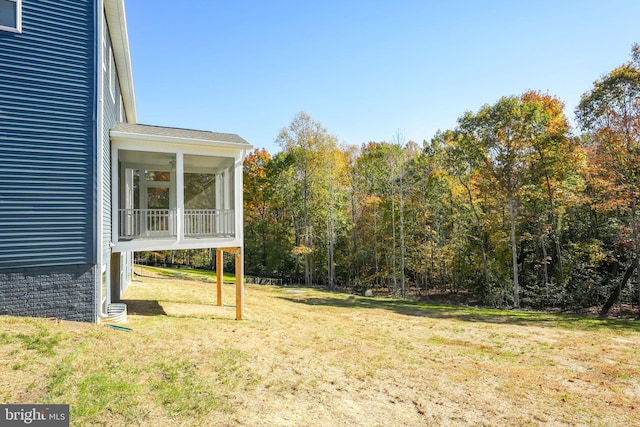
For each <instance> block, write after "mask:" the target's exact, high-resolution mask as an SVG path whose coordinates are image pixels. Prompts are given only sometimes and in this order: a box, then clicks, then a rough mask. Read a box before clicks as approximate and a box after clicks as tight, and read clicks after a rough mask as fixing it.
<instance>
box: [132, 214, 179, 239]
mask: <svg viewBox="0 0 640 427" xmlns="http://www.w3.org/2000/svg"><path fill="white" fill-rule="evenodd" d="M176 216H177V215H176V210H175V209H120V218H119V220H120V222H119V225H120V227H119V228H120V231H119V237H120V238H121V239H124V240H130V239H141V238H142V239H144V238H146V239H153V238H166V237H175V236H176V228H177V227H176Z"/></svg>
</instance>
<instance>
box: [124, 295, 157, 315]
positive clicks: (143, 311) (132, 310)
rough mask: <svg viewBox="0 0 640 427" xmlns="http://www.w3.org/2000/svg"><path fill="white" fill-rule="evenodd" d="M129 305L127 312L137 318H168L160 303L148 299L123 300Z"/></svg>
mask: <svg viewBox="0 0 640 427" xmlns="http://www.w3.org/2000/svg"><path fill="white" fill-rule="evenodd" d="M122 302H123V303H125V304H127V312H128V313H129V314H131V315H136V316H166V315H167V313H165V311H164V309H163V308H162V306H161V305H160V303H159V302H158V301H154V300H146V299H123V300H122Z"/></svg>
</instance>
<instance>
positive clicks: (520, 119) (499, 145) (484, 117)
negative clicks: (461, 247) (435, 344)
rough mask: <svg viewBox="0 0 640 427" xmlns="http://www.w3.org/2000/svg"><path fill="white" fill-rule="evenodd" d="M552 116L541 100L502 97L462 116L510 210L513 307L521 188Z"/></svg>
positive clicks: (517, 298) (463, 128) (516, 298)
mask: <svg viewBox="0 0 640 427" xmlns="http://www.w3.org/2000/svg"><path fill="white" fill-rule="evenodd" d="M551 121H552V117H551V116H550V115H549V114H548V112H547V111H546V110H545V108H544V106H543V105H542V103H541V102H538V100H534V99H531V98H526V97H516V96H510V97H503V98H501V99H500V100H499V101H498V102H497V103H495V104H494V105H491V106H489V105H487V106H484V107H482V108H481V109H480V111H478V113H476V114H472V113H470V112H469V113H466V114H465V115H464V116H463V117H462V118H460V119H459V129H460V132H461V133H462V134H463V136H464V138H469V139H470V141H471V142H470V143H471V144H476V147H477V150H478V156H477V158H478V159H479V161H480V162H481V163H482V165H483V168H484V170H485V171H486V172H487V173H488V177H487V178H488V179H490V180H492V181H493V182H494V183H495V185H496V186H498V188H500V189H501V190H502V191H503V194H504V195H505V197H506V199H507V204H508V209H509V224H510V237H511V260H512V268H513V276H512V280H513V306H514V307H516V308H517V307H520V286H519V276H518V242H517V235H516V220H517V216H518V202H519V198H520V190H521V187H522V185H523V184H524V182H525V180H526V177H527V174H528V173H529V170H530V167H531V164H532V162H531V156H532V154H533V153H534V152H535V148H534V147H535V144H536V142H537V141H539V140H541V139H543V138H546V137H547V136H548V129H549V126H550V123H551Z"/></svg>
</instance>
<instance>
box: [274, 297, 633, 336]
mask: <svg viewBox="0 0 640 427" xmlns="http://www.w3.org/2000/svg"><path fill="white" fill-rule="evenodd" d="M278 298H281V299H284V300H287V301H290V302H293V303H297V304H305V305H311V306H325V307H339V308H352V309H378V310H389V311H393V312H395V313H398V314H402V315H405V316H415V317H426V318H433V319H455V320H460V321H464V322H483V323H493V324H511V325H530V326H545V327H557V328H564V329H577V330H595V329H614V330H625V331H635V332H640V322H639V321H635V320H617V319H597V318H592V317H586V316H577V315H564V314H550V313H541V312H530V311H521V310H499V309H489V308H477V307H467V306H447V305H430V304H426V303H424V302H419V301H407V300H400V299H379V298H363V297H348V298H339V297H335V298H321V297H308V298H304V297H300V298H292V297H282V296H280V297H278Z"/></svg>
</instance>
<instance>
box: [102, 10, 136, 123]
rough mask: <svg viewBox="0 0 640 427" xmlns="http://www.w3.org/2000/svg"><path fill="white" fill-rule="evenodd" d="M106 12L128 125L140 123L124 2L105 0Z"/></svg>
mask: <svg viewBox="0 0 640 427" xmlns="http://www.w3.org/2000/svg"><path fill="white" fill-rule="evenodd" d="M104 12H105V16H106V18H107V24H108V27H109V35H110V37H111V45H112V48H113V56H114V58H115V62H116V69H117V70H118V80H119V82H120V90H121V92H122V103H123V104H124V107H125V111H126V116H127V123H132V124H135V123H137V121H138V117H137V113H136V98H135V93H134V90H133V69H132V66H131V52H130V50H129V33H128V32H127V17H126V13H125V9H124V0H104Z"/></svg>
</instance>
